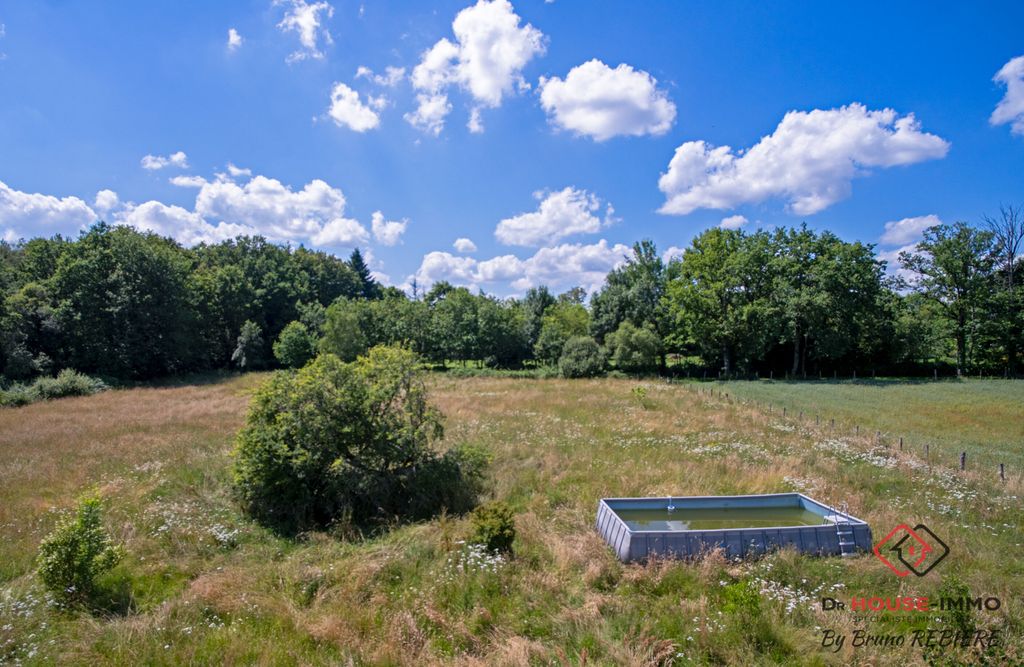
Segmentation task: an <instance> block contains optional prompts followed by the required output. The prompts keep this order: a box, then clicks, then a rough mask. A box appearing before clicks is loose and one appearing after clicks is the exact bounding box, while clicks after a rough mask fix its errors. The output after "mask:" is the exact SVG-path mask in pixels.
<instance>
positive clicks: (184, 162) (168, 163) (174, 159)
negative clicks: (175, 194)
mask: <svg viewBox="0 0 1024 667" xmlns="http://www.w3.org/2000/svg"><path fill="white" fill-rule="evenodd" d="M140 164H141V165H142V168H143V169H148V170H150V171H154V170H156V169H163V168H164V167H177V168H178V169H188V156H187V155H185V151H178V152H176V153H171V154H170V155H167V156H164V155H146V156H144V157H143V158H142V160H141V161H140Z"/></svg>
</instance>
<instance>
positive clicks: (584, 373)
mask: <svg viewBox="0 0 1024 667" xmlns="http://www.w3.org/2000/svg"><path fill="white" fill-rule="evenodd" d="M558 370H559V371H560V372H561V374H562V377H567V378H586V377H594V376H595V375H600V374H601V372H602V371H603V370H604V355H603V354H602V353H601V348H600V347H598V345H597V343H596V342H595V341H594V339H593V338H590V337H589V336H575V337H573V338H570V339H569V340H567V341H565V346H564V347H563V348H562V356H561V358H559V360H558Z"/></svg>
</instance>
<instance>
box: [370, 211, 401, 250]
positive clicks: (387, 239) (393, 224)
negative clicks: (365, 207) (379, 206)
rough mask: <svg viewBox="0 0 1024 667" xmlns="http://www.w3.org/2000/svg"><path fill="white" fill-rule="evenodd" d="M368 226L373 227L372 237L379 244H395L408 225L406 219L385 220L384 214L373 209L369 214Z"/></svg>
mask: <svg viewBox="0 0 1024 667" xmlns="http://www.w3.org/2000/svg"><path fill="white" fill-rule="evenodd" d="M370 221H371V223H370V227H371V228H372V229H373V238H374V240H376V241H377V243H380V244H381V245H395V244H396V243H398V242H399V241H400V240H401V238H402V234H404V233H405V228H406V227H408V226H409V221H408V220H402V221H397V220H385V219H384V214H383V213H381V212H380V211H374V212H373V215H372V216H370Z"/></svg>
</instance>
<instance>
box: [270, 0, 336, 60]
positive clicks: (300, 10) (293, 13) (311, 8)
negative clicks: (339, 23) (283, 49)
mask: <svg viewBox="0 0 1024 667" xmlns="http://www.w3.org/2000/svg"><path fill="white" fill-rule="evenodd" d="M274 4H287V5H288V9H287V10H286V11H285V14H284V18H282V19H281V22H280V23H278V24H277V27H278V28H279V29H280V30H281V31H282V32H294V33H295V34H297V35H298V37H299V44H300V45H301V46H300V48H299V49H298V50H296V51H293V52H292V53H291V54H290V55H289V56H288V58H287V62H289V63H293V62H296V61H298V60H305V59H307V58H313V59H317V60H320V59H322V58H323V57H324V52H323V51H321V50H320V40H323V42H324V43H325V44H333V43H334V42H333V40H332V39H331V33H329V32H328V31H327V29H326V28H323V27H322V26H323V23H324V21H326V20H327V19H329V18H331V17H332V16H334V7H333V6H331V5H330V4H329V3H327V2H314V3H307V2H305V1H304V0H288V1H287V2H285V1H284V0H278V1H277V2H275V3H274Z"/></svg>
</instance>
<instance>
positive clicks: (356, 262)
mask: <svg viewBox="0 0 1024 667" xmlns="http://www.w3.org/2000/svg"><path fill="white" fill-rule="evenodd" d="M348 264H349V266H350V267H352V270H353V271H354V272H355V274H356V276H357V277H358V278H359V282H360V284H362V294H361V296H362V297H363V298H365V299H379V298H380V295H381V290H380V284H379V283H378V282H377V281H376V280H374V279H373V276H371V275H370V267H368V266H366V262H365V261H363V253H361V252H359V248H356V249H355V250H353V251H352V256H351V257H349V260H348Z"/></svg>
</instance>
